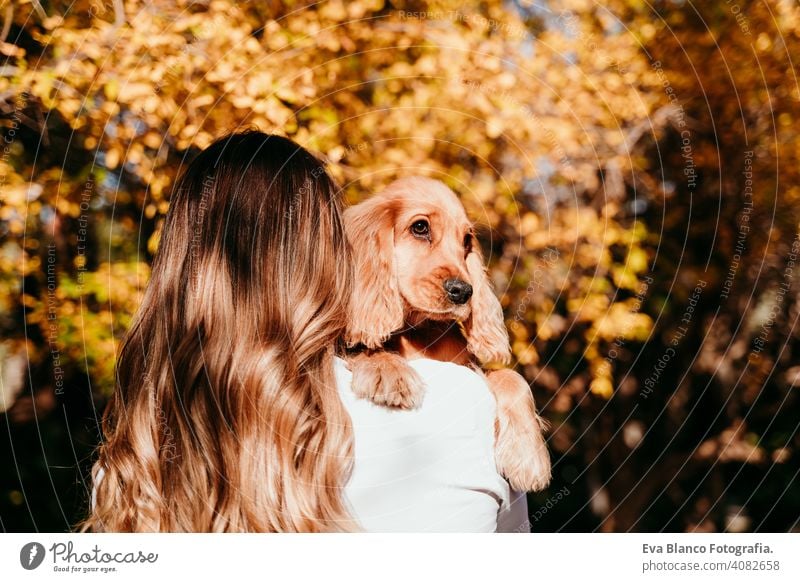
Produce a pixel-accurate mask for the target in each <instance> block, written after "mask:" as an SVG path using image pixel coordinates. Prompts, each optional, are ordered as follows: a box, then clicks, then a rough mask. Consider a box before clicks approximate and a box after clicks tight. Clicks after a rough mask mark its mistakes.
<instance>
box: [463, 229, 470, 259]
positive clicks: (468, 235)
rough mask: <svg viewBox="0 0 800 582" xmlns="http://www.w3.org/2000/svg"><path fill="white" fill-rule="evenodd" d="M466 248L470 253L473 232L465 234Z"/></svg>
mask: <svg viewBox="0 0 800 582" xmlns="http://www.w3.org/2000/svg"><path fill="white" fill-rule="evenodd" d="M464 250H465V251H466V252H467V254H469V253H470V252H471V251H472V233H469V232H468V233H467V234H465V235H464Z"/></svg>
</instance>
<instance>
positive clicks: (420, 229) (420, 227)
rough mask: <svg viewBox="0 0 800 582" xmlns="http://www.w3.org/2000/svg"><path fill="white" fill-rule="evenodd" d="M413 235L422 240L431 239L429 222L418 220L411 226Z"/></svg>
mask: <svg viewBox="0 0 800 582" xmlns="http://www.w3.org/2000/svg"><path fill="white" fill-rule="evenodd" d="M411 234H413V235H414V236H417V237H420V238H429V237H430V235H431V227H430V225H429V224H428V221H427V220H417V221H416V222H414V224H412V225H411Z"/></svg>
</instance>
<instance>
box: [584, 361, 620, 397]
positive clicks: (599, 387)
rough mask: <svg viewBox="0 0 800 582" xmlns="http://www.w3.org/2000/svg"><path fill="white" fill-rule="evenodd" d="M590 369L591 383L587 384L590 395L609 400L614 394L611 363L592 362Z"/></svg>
mask: <svg viewBox="0 0 800 582" xmlns="http://www.w3.org/2000/svg"><path fill="white" fill-rule="evenodd" d="M591 368H592V382H591V383H590V384H589V390H590V391H591V392H592V394H596V395H598V396H600V397H602V398H606V399H608V398H611V396H613V394H614V381H613V378H612V376H611V362H610V361H608V360H606V359H603V360H594V361H593V362H592V365H591Z"/></svg>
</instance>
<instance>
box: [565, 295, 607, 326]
mask: <svg viewBox="0 0 800 582" xmlns="http://www.w3.org/2000/svg"><path fill="white" fill-rule="evenodd" d="M609 303H610V301H609V298H608V296H607V295H599V294H589V295H587V296H586V297H578V298H574V299H568V300H567V310H568V311H569V312H571V313H573V314H574V317H575V321H594V320H596V319H599V318H601V317H603V315H604V314H605V312H606V310H607V309H608V306H609Z"/></svg>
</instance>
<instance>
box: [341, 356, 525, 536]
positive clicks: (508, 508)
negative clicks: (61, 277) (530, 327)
mask: <svg viewBox="0 0 800 582" xmlns="http://www.w3.org/2000/svg"><path fill="white" fill-rule="evenodd" d="M410 364H411V366H412V367H413V368H414V370H416V372H417V373H418V374H419V375H420V377H421V378H422V379H423V381H424V382H425V384H426V385H427V386H426V393H425V399H424V400H423V403H422V405H421V406H420V408H418V409H416V410H392V409H389V408H385V407H381V406H377V405H375V404H373V403H372V402H369V401H367V400H363V399H359V398H357V397H356V396H355V395H354V394H353V392H352V390H351V389H350V382H351V378H352V375H351V373H350V371H349V370H348V369H347V368H346V365H345V363H344V361H343V360H341V359H338V358H337V359H336V360H335V372H336V381H337V385H338V388H339V393H340V396H341V398H342V402H344V405H345V408H346V409H347V411H348V412H349V414H350V416H351V418H352V421H353V436H354V441H355V462H354V470H353V475H352V478H351V479H350V482H349V484H348V486H347V489H346V498H347V500H348V502H349V504H350V506H351V509H352V513H353V516H354V517H355V519H356V520H357V521H358V522H359V523H360V525H361V527H362V528H363V529H364V530H366V531H417V532H419V531H439V532H442V531H451V532H493V531H527V529H528V528H527V525H526V524H527V505H526V502H525V497H524V496H522V495H518V494H516V493H515V492H513V491H511V489H510V487H509V485H508V483H507V482H506V481H505V480H504V479H503V478H502V477H501V476H500V475H499V474H498V472H497V470H496V468H495V462H494V418H495V402H494V399H493V398H492V395H491V393H490V392H489V390H488V387H487V385H486V382H485V380H484V379H483V378H482V377H481V376H480V375H478V374H477V373H475V372H474V371H472V370H470V369H469V368H467V367H464V366H459V365H457V364H453V363H450V362H439V361H436V360H429V359H417V360H411V361H410Z"/></svg>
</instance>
